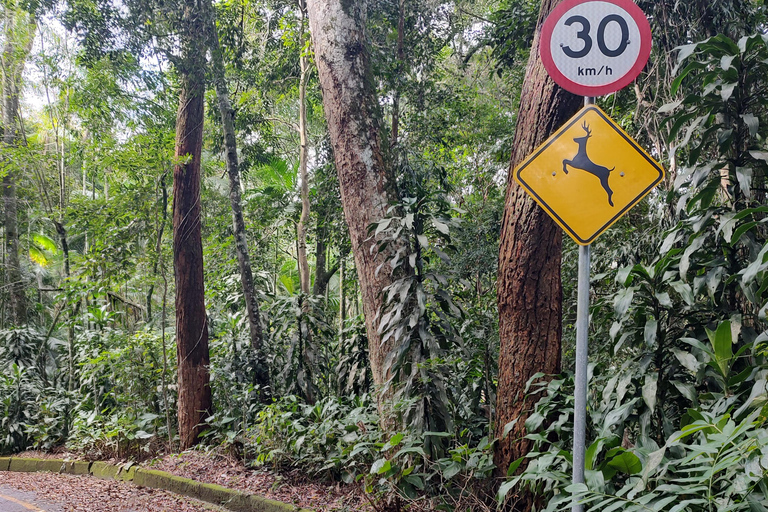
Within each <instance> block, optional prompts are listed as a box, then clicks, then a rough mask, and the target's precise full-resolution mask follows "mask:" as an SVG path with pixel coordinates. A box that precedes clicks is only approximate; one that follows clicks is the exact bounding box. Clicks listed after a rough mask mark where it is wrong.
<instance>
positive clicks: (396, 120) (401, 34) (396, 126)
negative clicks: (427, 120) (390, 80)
mask: <svg viewBox="0 0 768 512" xmlns="http://www.w3.org/2000/svg"><path fill="white" fill-rule="evenodd" d="M398 7H399V10H398V17H397V72H396V73H395V79H396V80H400V77H401V76H402V74H403V68H404V67H405V0H400V3H399V6H398ZM399 137H400V87H399V86H398V87H395V92H394V98H393V100H392V141H391V142H390V147H392V148H395V147H397V145H398V143H399V142H400V140H399Z"/></svg>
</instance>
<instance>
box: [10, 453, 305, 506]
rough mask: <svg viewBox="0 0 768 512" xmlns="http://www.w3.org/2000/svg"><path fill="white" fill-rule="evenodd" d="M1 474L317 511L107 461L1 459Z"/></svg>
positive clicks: (232, 503) (220, 503)
mask: <svg viewBox="0 0 768 512" xmlns="http://www.w3.org/2000/svg"><path fill="white" fill-rule="evenodd" d="M0 471H15V472H23V473H33V472H50V473H66V474H69V475H91V476H93V477H95V478H101V479H105V480H121V481H124V482H132V483H133V484H134V485H138V486H141V487H151V488H153V489H162V490H165V491H169V492H173V493H176V494H183V495H184V496H189V497H190V498H195V499H197V500H200V501H205V502H206V503H212V504H214V505H218V506H220V507H223V508H225V509H227V510H232V511H233V512H313V511H312V510H309V509H300V508H298V507H296V506H294V505H289V504H287V503H282V502H279V501H274V500H269V499H267V498H262V497H261V496H256V495H255V494H249V493H245V492H241V491H235V490H232V489H227V488H226V487H222V486H220V485H214V484H205V483H202V482H198V481H196V480H190V479H189V478H183V477H180V476H175V475H172V474H170V473H166V472H165V471H157V470H154V469H144V468H140V467H137V466H134V465H132V464H125V465H122V466H116V465H114V464H107V463H106V462H81V461H65V460H55V459H28V458H18V457H0Z"/></svg>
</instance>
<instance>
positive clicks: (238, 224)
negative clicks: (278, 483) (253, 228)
mask: <svg viewBox="0 0 768 512" xmlns="http://www.w3.org/2000/svg"><path fill="white" fill-rule="evenodd" d="M206 7H207V9H208V11H209V12H210V17H209V18H210V20H209V25H210V26H209V38H210V48H211V67H212V71H213V84H214V86H215V88H216V99H217V100H218V104H219V114H220V115H221V127H222V130H223V132H224V148H225V152H226V160H227V175H228V176H229V202H230V205H231V206H232V230H233V232H234V235H235V251H236V252H237V264H238V266H239V268H240V283H241V285H242V288H243V297H244V299H245V311H246V315H247V316H248V329H249V332H250V336H251V347H252V348H253V350H254V352H255V356H256V373H255V375H254V380H255V382H256V384H259V385H260V386H261V393H260V395H259V396H260V397H261V399H262V400H268V399H269V397H270V395H271V393H270V392H269V385H270V381H269V369H268V367H267V360H266V358H265V357H264V334H263V331H262V328H261V320H260V318H259V317H260V315H259V303H258V302H257V300H256V292H255V288H254V285H253V270H252V269H251V257H250V254H249V253H248V240H247V238H246V236H245V220H244V219H243V207H242V199H241V195H240V164H239V161H238V156H237V139H236V137H235V110H234V109H233V108H232V102H231V101H230V100H229V89H228V87H227V81H226V75H225V69H224V57H223V55H222V51H221V44H220V43H219V34H218V30H217V29H216V20H215V17H214V16H213V6H212V5H211V2H210V0H207V2H206Z"/></svg>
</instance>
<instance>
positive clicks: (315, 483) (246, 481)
mask: <svg viewBox="0 0 768 512" xmlns="http://www.w3.org/2000/svg"><path fill="white" fill-rule="evenodd" d="M17 457H34V458H41V459H42V458H50V459H70V460H80V459H83V457H82V456H80V455H78V454H76V453H71V452H57V453H45V452H38V451H28V452H25V453H22V454H19V455H17ZM105 462H110V463H113V464H120V463H122V462H125V461H121V460H118V459H107V460H105ZM140 465H141V466H143V467H147V468H150V469H157V470H160V471H167V472H168V473H171V474H173V475H177V476H180V477H184V478H191V479H193V480H197V481H199V482H205V483H211V484H218V485H221V486H224V487H228V488H230V489H236V490H239V491H244V492H249V493H252V494H256V495H259V496H263V497H265V498H269V499H272V500H277V501H282V502H284V503H291V504H293V505H296V506H298V507H304V508H310V509H313V510H316V511H318V512H325V511H329V512H332V511H337V512H370V511H373V510H374V508H373V507H372V506H371V504H370V501H369V499H368V497H367V496H366V494H365V491H364V490H363V489H362V487H361V485H359V484H353V485H345V484H341V483H338V484H337V483H329V482H323V481H319V480H318V479H317V478H313V477H312V476H311V475H308V474H307V473H303V472H300V471H293V472H289V473H285V474H277V473H274V472H272V471H268V470H264V469H250V468H247V467H245V465H244V464H243V463H242V461H240V460H238V459H236V458H235V457H232V456H228V455H223V454H217V453H208V452H202V451H197V450H190V451H186V452H183V453H181V454H171V455H165V456H163V457H162V458H157V459H150V460H147V461H145V462H142V463H141V464H140ZM0 475H3V473H0ZM6 475H8V473H6ZM61 476H67V475H61ZM92 480H94V481H96V482H99V483H100V484H101V483H103V482H105V481H103V480H96V479H93V478H92ZM108 483H114V484H117V483H120V484H122V482H108ZM94 485H96V484H94ZM124 485H127V484H124ZM55 488H56V487H55V486H54V489H55ZM20 489H22V490H26V489H23V488H20ZM134 489H135V487H134ZM136 491H137V492H138V491H139V490H138V489H136ZM141 491H142V492H143V491H146V489H142V490H141ZM64 492H66V490H64ZM121 492H122V491H121ZM67 510H70V509H67ZM71 510H84V511H90V510H94V511H97V510H98V511H100V510H108V509H100V508H74V509H71ZM109 510H112V509H109ZM114 510H123V509H114ZM125 510H131V509H125ZM138 510H144V509H142V508H139V509H138ZM146 510H148V511H149V510H154V509H146ZM158 510H162V509H158ZM166 510H174V511H175V510H179V511H187V510H190V511H192V510H194V511H197V509H192V508H189V509H187V508H168V509H166Z"/></svg>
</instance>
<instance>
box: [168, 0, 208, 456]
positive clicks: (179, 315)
mask: <svg viewBox="0 0 768 512" xmlns="http://www.w3.org/2000/svg"><path fill="white" fill-rule="evenodd" d="M203 1H205V0H195V1H192V2H187V3H185V4H184V5H183V6H182V8H181V9H182V10H181V15H182V16H181V31H180V34H179V40H180V44H181V55H180V57H179V58H178V59H177V61H176V69H177V72H178V74H179V82H180V93H179V110H178V114H177V117H176V162H177V163H176V165H175V167H174V170H173V264H174V272H175V276H176V346H177V356H178V372H179V398H178V415H179V440H180V447H181V449H182V450H184V449H186V448H189V447H190V446H193V445H194V444H196V443H197V440H198V435H199V434H200V432H202V431H203V429H204V428H205V418H207V417H208V416H210V413H211V405H212V404H211V388H210V375H209V372H208V366H209V364H210V355H209V352H208V319H207V316H206V311H205V289H204V283H203V244H202V237H201V223H202V219H201V205H200V159H201V155H202V148H203V121H204V118H203V115H204V106H205V53H206V49H207V38H206V34H207V31H208V30H207V29H208V26H207V24H206V23H207V22H206V16H205V14H206V9H204V5H203V3H202V2H203Z"/></svg>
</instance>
